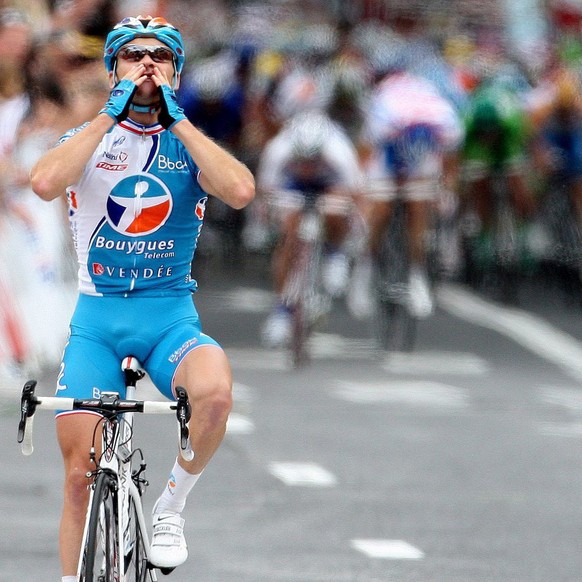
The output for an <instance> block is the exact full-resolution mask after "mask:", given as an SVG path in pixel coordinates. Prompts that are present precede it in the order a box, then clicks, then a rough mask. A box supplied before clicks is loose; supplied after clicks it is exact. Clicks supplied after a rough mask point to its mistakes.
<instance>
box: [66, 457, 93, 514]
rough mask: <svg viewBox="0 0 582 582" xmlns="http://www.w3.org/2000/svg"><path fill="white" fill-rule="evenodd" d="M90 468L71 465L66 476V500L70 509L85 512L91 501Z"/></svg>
mask: <svg viewBox="0 0 582 582" xmlns="http://www.w3.org/2000/svg"><path fill="white" fill-rule="evenodd" d="M88 471H89V468H88V467H85V466H84V465H83V464H81V463H74V464H71V468H69V469H68V470H67V471H66V474H65V499H66V502H67V504H68V505H69V507H70V509H72V510H73V511H78V512H82V513H84V512H85V508H86V507H87V501H88V499H89V484H90V480H89V479H88V478H87V472H88Z"/></svg>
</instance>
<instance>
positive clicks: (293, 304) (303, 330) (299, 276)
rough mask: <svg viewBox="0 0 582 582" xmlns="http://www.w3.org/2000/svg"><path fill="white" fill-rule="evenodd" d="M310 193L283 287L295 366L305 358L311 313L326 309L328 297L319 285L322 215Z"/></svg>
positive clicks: (311, 318)
mask: <svg viewBox="0 0 582 582" xmlns="http://www.w3.org/2000/svg"><path fill="white" fill-rule="evenodd" d="M316 200H317V198H316V197H315V196H312V197H310V198H307V199H306V201H305V205H304V208H303V209H302V216H301V219H300V222H299V225H298V231H297V241H296V245H297V247H296V249H295V261H294V264H293V267H292V269H291V272H290V274H289V278H288V281H287V284H286V287H285V291H284V297H285V303H286V305H287V306H288V307H289V308H290V309H291V311H292V320H293V328H292V339H291V346H290V348H291V357H292V362H293V365H294V366H295V367H299V366H301V365H303V364H304V363H305V362H306V361H307V359H308V352H307V345H306V344H307V340H308V338H309V335H310V332H311V330H312V327H313V314H314V313H317V311H319V312H321V313H322V314H323V313H327V311H329V309H330V305H331V299H330V298H329V296H328V295H327V294H326V293H325V292H324V290H323V288H322V286H321V281H320V277H321V265H320V262H321V259H322V250H321V245H322V233H323V217H322V215H321V212H320V210H319V209H318V207H317V204H316Z"/></svg>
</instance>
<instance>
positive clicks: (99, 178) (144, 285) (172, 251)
mask: <svg viewBox="0 0 582 582" xmlns="http://www.w3.org/2000/svg"><path fill="white" fill-rule="evenodd" d="M83 127H84V126H81V127H79V128H76V129H74V130H71V131H69V132H68V133H67V134H65V135H64V136H63V137H62V138H61V141H64V140H66V139H68V138H69V137H71V135H73V134H74V133H76V132H77V131H80V130H81V129H82V128H83ZM198 173H199V169H198V167H197V166H196V164H195V163H194V161H193V159H192V157H191V156H190V154H189V153H188V151H187V150H186V148H185V147H184V145H183V144H182V143H181V142H180V141H179V140H178V139H177V138H176V137H175V136H174V134H173V133H172V132H169V131H165V130H164V129H163V128H162V126H161V125H153V126H149V127H144V126H141V125H139V124H137V123H135V122H134V121H132V120H131V119H129V118H128V119H126V120H125V121H123V122H122V123H120V124H116V125H115V126H113V128H112V129H111V130H110V131H109V132H108V133H107V134H106V135H105V137H104V138H103V140H102V141H101V143H100V144H99V146H98V147H97V149H96V151H95V153H94V154H93V155H92V157H91V159H90V160H89V162H88V164H87V165H86V167H85V171H84V173H83V175H82V177H81V179H80V180H79V182H78V183H77V184H73V185H71V186H69V187H68V188H67V196H68V201H69V215H70V222H71V228H72V232H73V239H74V243H75V248H76V251H77V257H78V261H79V290H80V292H81V293H83V294H87V295H121V296H127V295H130V294H131V295H134V294H141V295H148V296H160V295H173V294H180V293H186V294H187V293H189V292H191V291H194V290H195V289H196V282H195V281H194V280H193V279H191V277H190V269H191V263H192V259H193V256H194V252H195V249H196V244H197V240H198V236H199V234H200V230H201V228H202V221H203V218H204V209H205V205H206V201H207V194H206V193H205V192H204V191H203V190H202V188H201V187H200V185H199V183H198Z"/></svg>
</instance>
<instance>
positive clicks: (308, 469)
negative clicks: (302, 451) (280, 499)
mask: <svg viewBox="0 0 582 582" xmlns="http://www.w3.org/2000/svg"><path fill="white" fill-rule="evenodd" d="M269 472H270V473H271V475H273V476H274V477H277V479H279V480H281V481H283V483H285V485H289V486H290V487H333V486H334V485H337V479H336V477H335V475H333V474H332V473H330V472H329V471H328V470H327V469H324V468H323V467H321V466H320V465H317V464H315V463H290V462H287V463H277V462H274V463H270V465H269Z"/></svg>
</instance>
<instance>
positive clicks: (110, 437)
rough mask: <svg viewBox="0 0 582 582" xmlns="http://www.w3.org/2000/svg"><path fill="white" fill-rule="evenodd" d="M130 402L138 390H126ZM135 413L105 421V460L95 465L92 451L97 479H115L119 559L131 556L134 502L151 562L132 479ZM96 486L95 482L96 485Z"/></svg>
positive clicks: (122, 575) (153, 577)
mask: <svg viewBox="0 0 582 582" xmlns="http://www.w3.org/2000/svg"><path fill="white" fill-rule="evenodd" d="M126 390H127V391H126V399H127V400H133V398H134V396H135V392H136V389H135V386H131V385H129V386H127V387H126ZM115 396H117V393H115V392H103V393H102V397H106V398H115ZM133 415H134V413H133V412H125V413H123V414H119V415H117V414H116V415H114V416H113V417H112V418H105V419H104V420H103V427H102V431H101V447H102V448H101V457H100V459H99V460H98V461H95V454H94V450H93V449H92V451H91V458H92V460H93V461H95V462H96V463H97V469H96V470H95V472H94V476H95V477H96V476H97V474H98V473H100V472H108V473H110V474H111V475H113V476H114V477H115V480H116V484H117V523H118V528H119V532H120V535H119V538H118V548H117V555H118V556H125V555H127V550H128V548H126V547H124V546H125V545H126V544H127V543H128V541H129V542H131V540H127V539H126V532H128V530H129V502H130V498H131V499H133V501H134V504H135V508H136V514H137V518H138V526H139V529H140V532H141V535H142V537H143V539H144V540H145V550H146V557H147V559H148V562H149V537H148V533H147V527H146V523H145V516H144V513H143V507H142V503H141V492H140V490H139V489H138V486H137V485H136V484H135V482H134V480H133V475H132V464H131V460H132V454H133ZM94 483H95V482H94ZM94 483H93V484H92V485H91V489H90V495H89V503H88V506H87V516H86V519H85V527H84V530H83V539H82V543H81V553H80V555H79V566H78V570H77V577H78V578H80V577H81V574H82V571H81V570H82V567H83V556H84V552H85V545H86V543H87V536H88V532H89V519H90V508H91V506H92V503H93V495H94V493H95V487H94ZM125 574H126V572H125V571H122V572H119V582H125ZM151 580H152V581H153V582H156V581H157V577H156V575H155V572H154V571H153V570H151Z"/></svg>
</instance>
